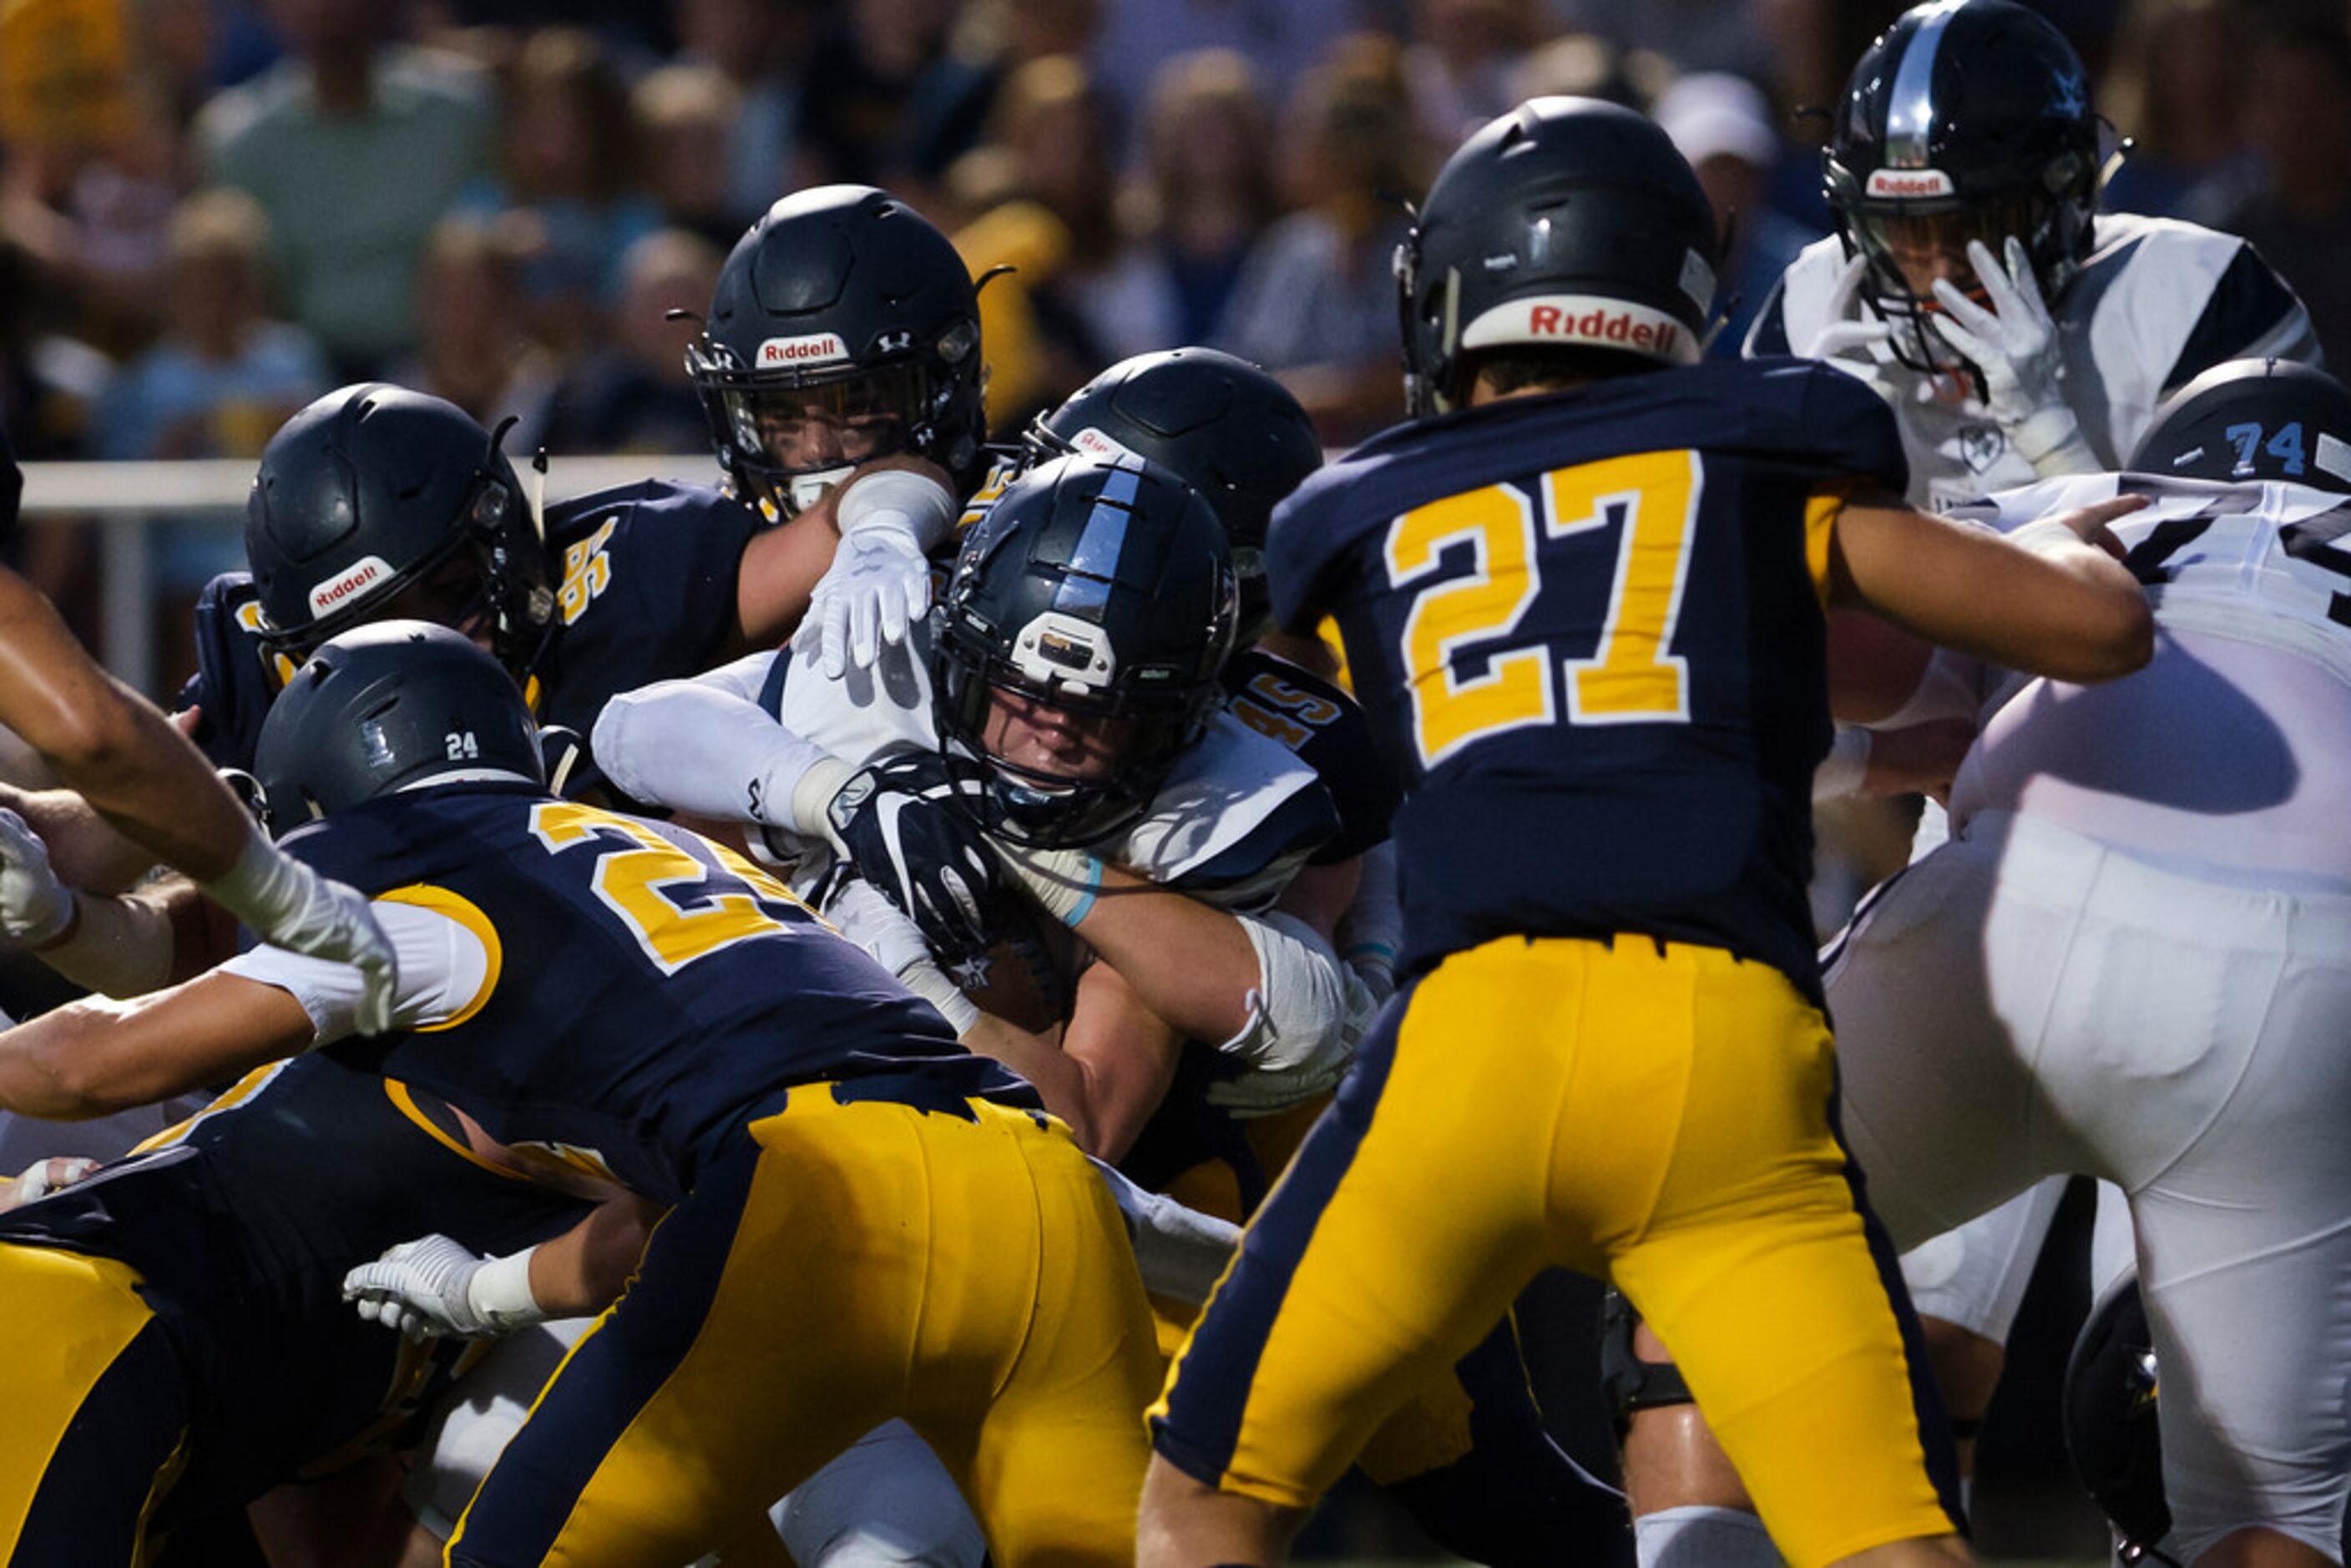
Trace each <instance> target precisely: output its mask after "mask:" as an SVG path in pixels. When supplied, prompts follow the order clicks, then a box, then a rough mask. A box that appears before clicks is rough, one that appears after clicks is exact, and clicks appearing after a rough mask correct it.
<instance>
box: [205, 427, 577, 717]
mask: <svg viewBox="0 0 2351 1568" xmlns="http://www.w3.org/2000/svg"><path fill="white" fill-rule="evenodd" d="M245 554H246V562H247V564H248V565H249V566H250V567H251V568H252V570H253V581H254V587H255V589H256V591H258V592H259V595H260V600H261V612H262V615H263V617H264V618H265V620H266V622H267V625H268V630H267V631H266V632H265V633H264V639H263V640H264V641H265V642H266V643H267V644H268V645H269V647H270V648H271V650H272V651H273V652H275V653H281V654H285V655H287V656H288V657H290V658H296V659H298V658H299V657H300V656H301V655H302V654H304V653H308V651H309V650H310V649H312V648H315V647H317V646H318V645H319V643H323V642H325V641H326V640H327V639H328V638H329V637H332V636H334V635H335V634H336V633H338V632H341V631H343V630H345V629H346V628H349V627H352V626H357V625H359V624H360V623H361V622H367V621H373V620H377V619H380V618H381V617H384V616H387V615H410V616H415V617H419V618H422V619H426V620H431V621H434V622H440V623H442V624H444V625H449V626H455V627H458V628H459V629H461V630H465V631H466V632H476V631H486V633H487V635H488V639H489V641H490V643H491V645H492V646H493V647H494V648H495V649H496V653H497V656H498V658H499V660H500V661H501V662H502V663H503V664H506V666H507V669H508V670H510V671H512V672H513V673H514V674H516V675H517V676H520V675H521V674H524V673H525V672H526V671H528V669H529V668H530V666H531V664H532V663H533V662H534V661H535V660H536V659H537V658H538V652H539V649H540V648H541V646H542V645H543V644H544V643H545V642H546V639H547V635H548V632H549V629H550V628H551V627H552V625H553V624H554V620H555V591H554V588H553V586H552V584H551V583H550V581H549V572H548V564H547V552H546V549H545V548H544V546H543V545H542V544H541V543H540V541H539V537H538V523H537V521H536V519H534V518H533V517H532V516H531V513H530V507H529V505H528V502H527V501H526V500H525V499H524V498H523V491H522V486H521V485H520V484H519V483H518V482H517V479H516V476H515V471H514V465H512V464H511V463H509V462H507V457H506V455H505V454H504V453H502V452H500V451H499V450H498V440H497V437H496V436H494V435H492V434H490V433H489V432H488V431H486V430H484V429H483V428H482V427H481V425H480V423H478V422H476V421H475V418H474V416H473V415H471V414H469V413H466V412H465V410H464V409H461V408H459V407H458V406H457V405H456V404H455V403H453V402H446V401H444V399H441V398H437V397H431V396H428V395H426V394H425V393H423V392H410V391H408V390H406V389H405V388H402V387H396V386H392V385H390V384H388V383H385V382H362V383H360V384H359V385H355V386H348V387H343V388H341V389H340V390H338V391H335V392H329V393H328V394H327V395H326V396H324V397H322V398H319V400H318V401H317V402H313V403H311V404H310V405H309V406H308V408H305V409H304V410H302V412H301V413H298V414H296V415H295V416H294V417H293V418H291V419H289V420H287V422H286V423H285V424H284V425H282V426H280V427H279V429H278V431H277V434H276V435H273V436H271V437H270V439H269V444H268V445H267V446H266V447H264V448H263V449H262V454H261V465H260V469H259V471H258V472H257V473H256V475H255V476H254V480H253V490H252V493H251V495H250V496H249V497H247V498H246V508H245Z"/></svg>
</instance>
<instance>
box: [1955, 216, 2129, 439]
mask: <svg viewBox="0 0 2351 1568" xmlns="http://www.w3.org/2000/svg"><path fill="white" fill-rule="evenodd" d="M2007 252H2008V256H2007V266H2006V267H2002V266H2001V264H2000V262H1999V261H1997V260H1995V259H1994V258H1993V256H1992V254H1991V250H1990V249H1988V248H1987V247H1986V246H1985V245H1984V243H1983V242H1982V241H1981V240H1970V241H1969V242H1968V262H1969V265H1970V266H1972V267H1974V268H1975V269H1976V278H1977V281H1978V282H1980V283H1981V284H1982V285H1983V291H1984V297H1985V298H1987V299H1989V300H1991V308H1990V309H1986V308H1984V307H1983V306H1981V305H1979V304H1977V303H1976V302H1975V301H1974V300H1973V299H1970V298H1968V297H1967V295H1966V294H1964V293H1962V292H1961V291H1960V290H1959V287H1957V286H1956V285H1954V284H1953V283H1952V282H1951V280H1950V279H1949V278H1948V277H1938V278H1937V279H1936V280H1935V298H1936V299H1937V300H1938V301H1939V302H1940V303H1941V305H1942V307H1943V310H1944V319H1943V320H1942V321H1940V322H1938V324H1937V330H1938V331H1939V332H1940V333H1941V334H1942V336H1943V340H1945V341H1946V342H1948V343H1949V344H1950V345H1951V347H1952V348H1954V349H1956V350H1959V353H1961V354H1963V355H1965V356H1966V358H1967V360H1968V361H1969V363H1970V364H1972V365H1974V366H1975V368H1976V374H1977V376H1978V378H1979V379H1980V382H1981V386H1982V392H1983V401H1984V408H1985V410H1986V411H1987V412H1989V413H1991V417H1992V422H1993V423H1995V424H1998V425H1999V426H2000V428H2001V432H2002V433H2003V434H2006V435H2007V437H2008V441H2009V444H2010V445H2011V446H2013V447H2015V448H2016V454H2017V455H2018V456H2020V457H2022V458H2023V459H2024V460H2025V461H2026V462H2027V463H2030V464H2032V468H2033V472H2035V473H2036V474H2039V475H2041V476H2043V477H2044V478H2048V477H2053V476H2056V475H2059V474H2074V473H2085V472H2088V471H2091V470H2094V469H2095V468H2097V467H2098V466H2099V465H2098V463H2097V460H2096V459H2095V457H2094V456H2093V455H2091V453H2090V449H2089V447H2088V446H2087V444H2085V443H2084V441H2083V440H2082V427H2081V425H2080V423H2079V422H2078V421H2076V420H2075V419H2074V411H2073V410H2072V409H2071V408H2069V407H2068V406H2066V402H2065V393H2064V386H2063V384H2062V383H2063V382H2064V372H2065V361H2064V351H2063V349H2062V346H2061V345H2060V343H2059V342H2058V338H2057V323H2056V322H2055V321H2054V320H2053V319H2052V318H2051V317H2050V314H2049V308H2048V307H2047V306H2046V305H2044V304H2043V303H2042V299H2041V285H2040V284H2039V283H2038V282H2036V281H2035V280H2034V278H2033V276H2032V261H2031V259H2030V258H2029V257H2027V256H2026V255H2025V253H2024V246H2023V243H2022V241H2020V240H2017V239H2015V238H2012V237H2011V239H2010V240H2009V241H2008V244H2007Z"/></svg>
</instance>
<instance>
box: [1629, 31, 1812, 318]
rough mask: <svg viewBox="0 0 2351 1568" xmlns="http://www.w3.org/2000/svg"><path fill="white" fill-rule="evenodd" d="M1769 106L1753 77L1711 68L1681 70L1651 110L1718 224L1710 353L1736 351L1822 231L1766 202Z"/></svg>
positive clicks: (1772, 141)
mask: <svg viewBox="0 0 2351 1568" xmlns="http://www.w3.org/2000/svg"><path fill="white" fill-rule="evenodd" d="M1652 113H1653V114H1654V116H1655V118H1656V121H1657V123H1658V124H1659V125H1661V126H1663V127H1665V131H1666V134H1667V136H1669V137H1671V138H1672V139H1673V143H1674V147H1675V150H1676V151H1677V152H1680V153H1681V155H1682V156H1683V157H1684V158H1686V159H1687V160H1688V161H1689V165H1690V167H1691V168H1692V169H1694V170H1696V171H1697V172H1698V183H1699V184H1701V185H1703V186H1705V187H1706V196H1707V200H1708V201H1709V202H1711V203H1713V204H1714V217H1715V221H1716V222H1717V223H1718V224H1719V225H1721V230H1722V243H1723V246H1724V255H1723V262H1722V274H1721V277H1722V281H1721V284H1720V286H1719V289H1718V292H1717V295H1716V300H1717V308H1719V309H1720V310H1722V311H1723V312H1724V316H1723V321H1722V325H1721V327H1720V328H1719V329H1718V330H1717V331H1716V333H1715V336H1714V340H1713V342H1712V343H1711V344H1709V345H1708V349H1707V352H1708V355H1709V356H1711V357H1713V358H1715V359H1723V360H1731V359H1737V358H1738V357H1739V346H1740V344H1741V343H1742V342H1744V341H1746V339H1747V328H1748V325H1749V324H1750V322H1752V321H1753V320H1754V319H1755V312H1756V311H1757V310H1758V309H1760V308H1761V307H1762V304H1763V298H1764V296H1766V295H1768V294H1770V293H1771V286H1772V285H1773V284H1775V283H1777V282H1779V281H1780V275H1781V274H1782V272H1785V271H1786V270H1787V269H1788V264H1789V263H1790V262H1792V261H1793V260H1795V259H1796V254H1797V253H1798V252H1799V251H1801V250H1802V249H1803V248H1804V247H1805V246H1808V245H1810V244H1812V243H1813V241H1814V240H1816V239H1818V238H1820V237H1821V231H1820V230H1818V229H1806V228H1805V227H1804V226H1803V225H1801V224H1799V223H1797V222H1796V221H1795V220H1794V219H1793V218H1791V217H1789V216H1787V215H1786V214H1783V213H1780V212H1777V211H1775V210H1774V209H1773V208H1772V207H1771V202H1770V198H1771V171H1772V169H1773V168H1774V167H1776V166H1777V165H1778V163H1779V161H1780V152H1781V142H1780V134H1779V132H1778V131H1774V130H1773V129H1772V127H1771V105H1770V104H1769V103H1768V102H1767V101H1766V100H1765V99H1764V97H1763V94H1762V91H1761V89H1759V88H1757V87H1756V86H1755V84H1754V83H1752V82H1750V81H1748V80H1747V79H1746V78H1743V77H1735V76H1729V75H1727V74H1725V73H1722V72H1717V71H1701V72H1699V73H1698V75H1696V76H1688V77H1684V78H1682V79H1681V80H1679V81H1677V82H1676V83H1675V84H1674V85H1673V86H1672V87H1670V88H1668V89H1666V92H1665V94H1664V96H1663V97H1661V98H1659V99H1657V104H1656V109H1655V110H1652Z"/></svg>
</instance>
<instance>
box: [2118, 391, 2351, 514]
mask: <svg viewBox="0 0 2351 1568" xmlns="http://www.w3.org/2000/svg"><path fill="white" fill-rule="evenodd" d="M2126 467H2129V468H2130V469H2132V470H2134V471H2135V472H2137V473H2141V474H2168V475H2170V476H2173V477H2175V478H2188V479H2287V480H2292V481H2293V482H2294V483H2295V484H2299V485H2308V486H2313V487H2314V488H2316V489H2321V490H2335V491H2342V492H2346V493H2351V388H2346V387H2345V386H2344V384H2343V383H2342V382H2339V381H2336V380H2335V378H2334V377H2333V376H2331V375H2328V374H2327V373H2326V372H2325V371H2322V370H2320V369H2318V368H2317V367H2316V366H2314V365H2304V364H2297V363H2295V362H2294V361H2291V360H2230V361H2226V362H2224V363H2221V364H2218V365H2214V366H2213V367H2212V368H2211V369H2210V370H2209V371H2205V372H2204V373H2203V374H2202V375H2200V376H2198V377H2197V378H2196V379H2195V380H2193V381H2191V382H2189V383H2188V384H2187V385H2186V386H2183V387H2181V388H2180V389H2179V391H2178V392H2173V393H2172V394H2171V395H2170V396H2169V397H2168V398H2166V399H2164V400H2163V403H2162V406H2160V407H2158V409H2157V410H2156V411H2155V421H2154V423H2151V424H2149V425H2148V426H2147V434H2144V435H2142V436H2140V437H2139V440H2138V445H2137V448H2136V449H2135V450H2134V451H2133V452H2132V453H2131V455H2130V461H2129V463H2128V464H2126Z"/></svg>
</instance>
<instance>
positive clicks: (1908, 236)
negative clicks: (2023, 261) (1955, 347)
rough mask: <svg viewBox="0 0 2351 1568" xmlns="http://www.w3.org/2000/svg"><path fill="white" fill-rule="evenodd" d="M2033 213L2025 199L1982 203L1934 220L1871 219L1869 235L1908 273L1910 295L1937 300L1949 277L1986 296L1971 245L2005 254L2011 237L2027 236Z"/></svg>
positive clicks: (1886, 257) (1874, 245)
mask: <svg viewBox="0 0 2351 1568" xmlns="http://www.w3.org/2000/svg"><path fill="white" fill-rule="evenodd" d="M2031 218H2032V214H2031V213H2030V212H2029V211H2027V210H2026V207H2025V204H2023V203H2022V202H2019V201H2014V200H2009V199H2002V200H1999V201H1991V202H1983V203H1980V204H1977V205H1975V206H1973V207H1970V208H1969V209H1968V210H1966V211H1964V212H1957V213H1939V214H1936V215H1935V216H1933V217H1924V218H1919V217H1901V216H1879V215H1874V214H1873V215H1871V216H1869V217H1866V218H1865V219H1864V220H1863V222H1862V226H1863V228H1864V231H1865V234H1866V235H1867V236H1868V238H1869V239H1870V241H1871V242H1872V248H1873V249H1875V250H1876V251H1877V252H1878V254H1879V256H1881V258H1882V259H1883V261H1884V262H1885V263H1886V264H1887V265H1890V266H1891V267H1893V268H1894V269H1895V270H1896V271H1897V272H1899V273H1900V274H1901V275H1902V281H1903V282H1904V283H1905V284H1906V285H1907V287H1908V288H1909V290H1910V292H1911V293H1912V294H1914V295H1917V296H1918V297H1919V298H1922V299H1932V298H1934V295H1935V283H1936V280H1937V279H1938V278H1948V279H1949V281H1950V283H1951V285H1952V286H1953V287H1956V288H1958V289H1959V290H1960V291H1962V292H1963V293H1967V294H1971V295H1974V296H1976V297H1977V298H1982V294H1983V288H1982V285H1981V283H1980V281H1979V280H1978V279H1977V277H1976V269H1975V267H1974V266H1973V264H1971V263H1970V261H1969V260H1968V242H1969V241H1970V240H1977V241H1980V242H1981V243H1982V245H1983V246H1984V248H1985V249H1987V250H1989V251H1991V253H1992V255H1994V256H1999V255H2001V254H2002V252H2003V249H2004V248H2005V246H2006V245H2007V242H2008V239H2009V237H2010V236H2011V235H2016V236H2018V237H2022V235H2024V233H2025V232H2026V228H2027V226H2028V225H2029V224H2030V222H2031Z"/></svg>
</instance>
